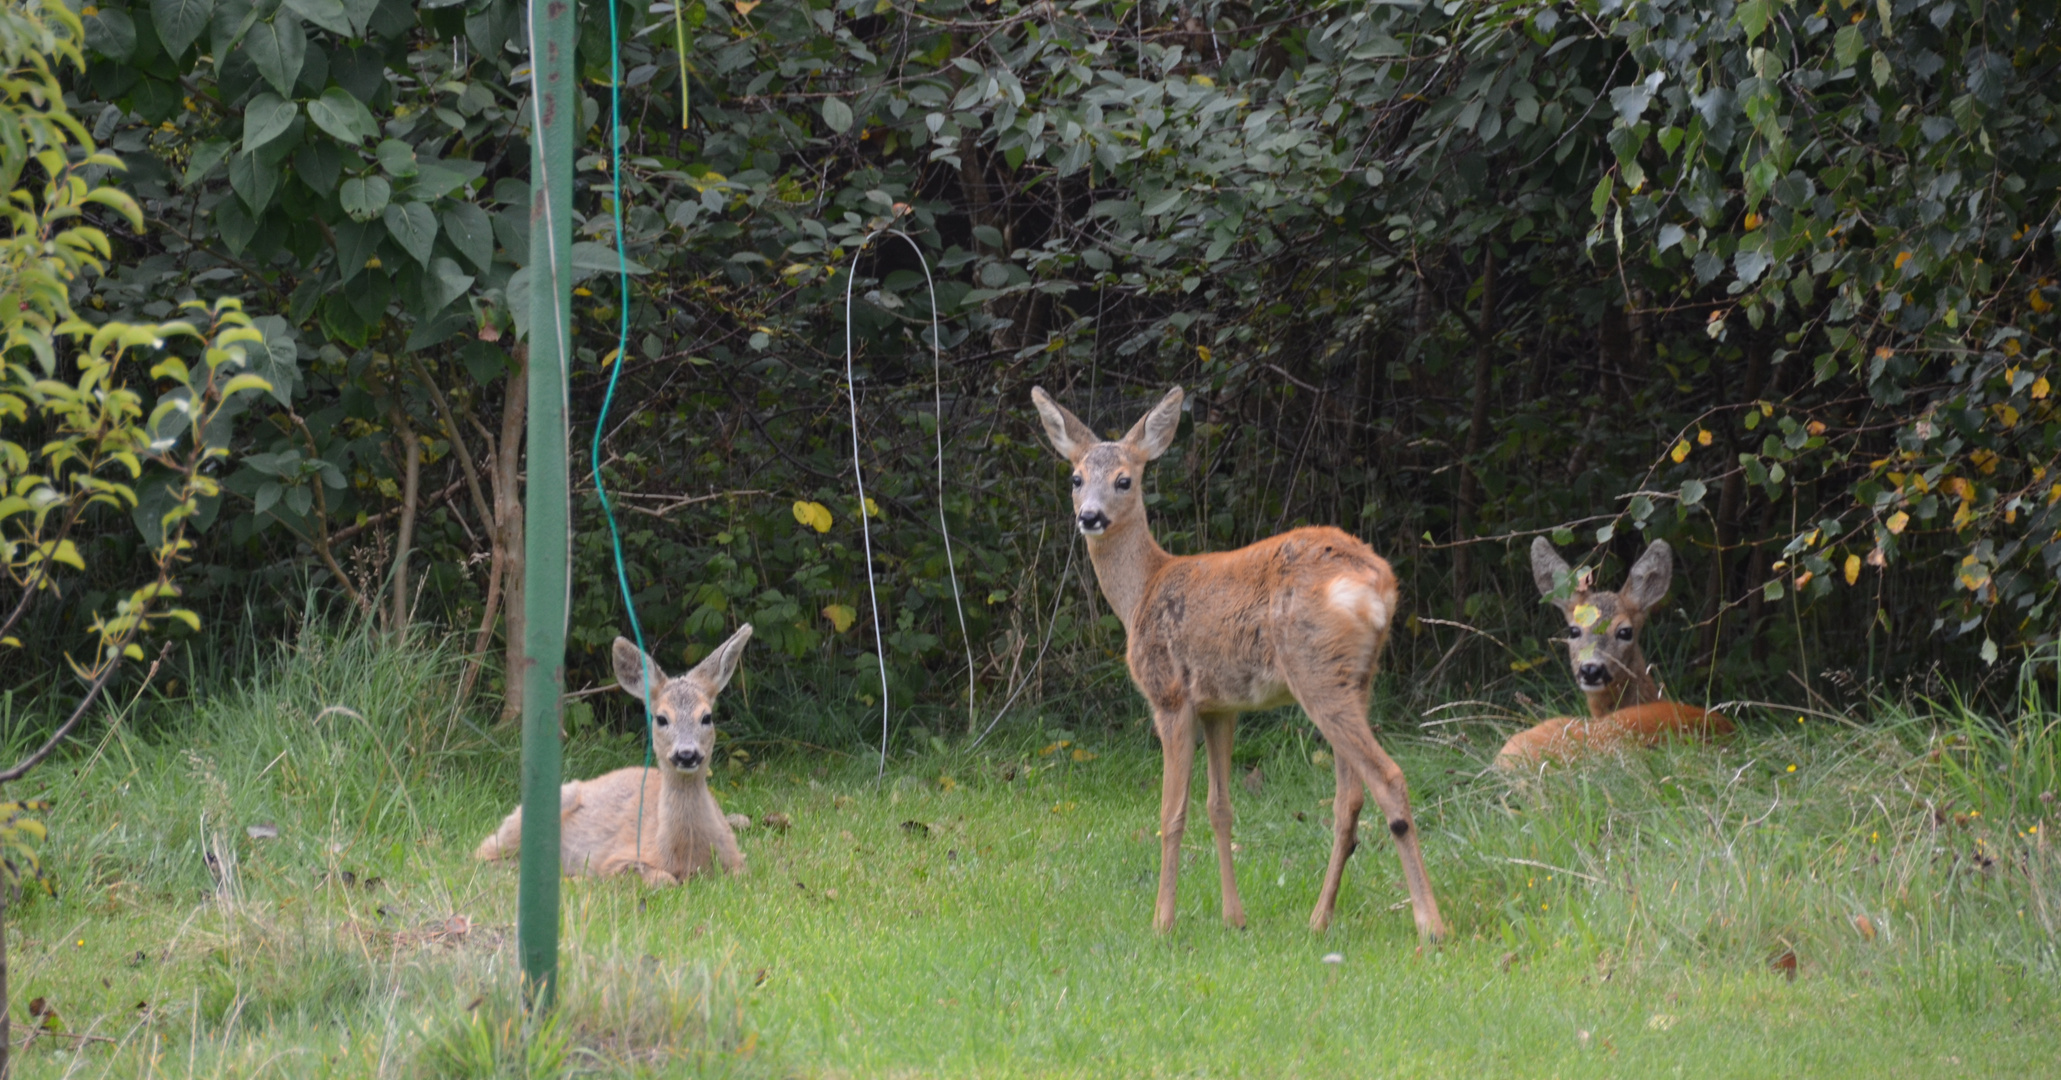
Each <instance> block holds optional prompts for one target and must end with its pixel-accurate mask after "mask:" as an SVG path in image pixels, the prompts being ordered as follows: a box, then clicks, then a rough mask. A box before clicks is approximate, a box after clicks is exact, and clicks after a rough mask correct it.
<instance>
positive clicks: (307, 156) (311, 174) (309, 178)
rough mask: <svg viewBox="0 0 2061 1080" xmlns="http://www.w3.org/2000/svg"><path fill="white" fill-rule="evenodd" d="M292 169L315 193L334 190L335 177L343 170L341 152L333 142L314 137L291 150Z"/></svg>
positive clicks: (324, 193)
mask: <svg viewBox="0 0 2061 1080" xmlns="http://www.w3.org/2000/svg"><path fill="white" fill-rule="evenodd" d="M293 171H294V172H295V173H297V174H299V175H300V178H301V182H302V183H304V184H306V185H308V187H309V189H310V190H312V191H314V192H315V194H317V195H327V194H329V193H330V192H332V191H335V190H336V178H337V176H338V175H339V174H341V173H342V172H343V154H342V152H341V151H339V150H338V149H337V145H336V144H335V143H333V142H327V141H325V140H322V139H316V140H313V141H311V142H305V143H302V144H301V147H300V149H298V150H295V151H294V152H293Z"/></svg>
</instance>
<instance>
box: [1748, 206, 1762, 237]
mask: <svg viewBox="0 0 2061 1080" xmlns="http://www.w3.org/2000/svg"><path fill="white" fill-rule="evenodd" d="M1758 228H1760V215H1759V214H1756V213H1753V212H1752V211H1750V210H1749V211H1747V214H1746V231H1747V232H1752V231H1753V230H1755V229H1758Z"/></svg>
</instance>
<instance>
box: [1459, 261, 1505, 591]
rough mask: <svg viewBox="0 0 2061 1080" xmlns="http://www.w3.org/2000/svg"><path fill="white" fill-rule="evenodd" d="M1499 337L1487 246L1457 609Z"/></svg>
mask: <svg viewBox="0 0 2061 1080" xmlns="http://www.w3.org/2000/svg"><path fill="white" fill-rule="evenodd" d="M1495 339H1496V249H1495V247H1494V246H1493V245H1491V246H1488V247H1485V248H1484V249H1483V250H1482V256H1481V318H1480V322H1479V324H1478V325H1477V326H1476V329H1475V343H1474V344H1475V352H1474V414H1473V416H1472V417H1471V418H1470V419H1469V421H1468V425H1467V449H1466V451H1465V453H1464V454H1463V455H1462V456H1461V458H1460V497H1459V499H1458V500H1457V501H1456V502H1455V504H1454V506H1453V542H1454V543H1457V544H1459V545H1460V546H1459V547H1456V548H1454V549H1453V604H1454V607H1453V610H1454V611H1455V612H1458V611H1460V610H1461V609H1462V608H1463V607H1464V605H1465V604H1466V603H1467V586H1468V581H1467V577H1468V571H1469V570H1470V569H1471V568H1470V567H1469V565H1468V558H1467V553H1468V550H1469V549H1468V547H1467V543H1466V541H1467V540H1468V539H1469V535H1468V534H1469V533H1471V532H1472V531H1473V528H1474V504H1475V503H1476V502H1477V501H1478V500H1479V499H1480V498H1481V478H1480V477H1479V476H1477V475H1476V474H1475V471H1474V459H1475V458H1476V457H1478V456H1480V454H1481V452H1482V451H1483V450H1484V449H1486V448H1487V446H1488V426H1489V388H1490V384H1489V376H1490V374H1491V371H1490V360H1491V359H1492V357H1493V354H1494V346H1495Z"/></svg>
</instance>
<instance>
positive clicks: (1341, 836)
mask: <svg viewBox="0 0 2061 1080" xmlns="http://www.w3.org/2000/svg"><path fill="white" fill-rule="evenodd" d="M1331 757H1332V771H1333V772H1334V773H1335V774H1336V775H1337V778H1338V790H1337V793H1336V794H1334V795H1333V796H1332V797H1331V865H1330V866H1328V867H1326V868H1325V870H1324V887H1323V888H1322V889H1320V890H1318V892H1317V906H1316V909H1315V910H1313V911H1311V912H1310V929H1312V930H1315V931H1317V932H1319V933H1322V932H1323V931H1325V930H1329V929H1330V928H1331V914H1332V911H1333V910H1334V909H1335V908H1336V906H1337V904H1338V887H1339V885H1341V884H1342V883H1343V882H1344V881H1345V861H1346V860H1347V859H1350V858H1352V855H1353V850H1354V849H1355V848H1357V847H1358V846H1359V843H1360V807H1362V806H1364V805H1366V802H1367V792H1366V787H1365V785H1363V784H1362V783H1361V782H1360V773H1359V770H1358V769H1357V768H1356V767H1354V765H1353V764H1352V759H1351V758H1350V757H1348V756H1347V755H1346V754H1342V753H1339V752H1338V751H1336V750H1334V751H1332V755H1331Z"/></svg>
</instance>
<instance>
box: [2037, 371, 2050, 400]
mask: <svg viewBox="0 0 2061 1080" xmlns="http://www.w3.org/2000/svg"><path fill="white" fill-rule="evenodd" d="M2052 392H2053V387H2051V386H2049V385H2048V384H2047V377H2046V376H2045V375H2042V376H2040V377H2039V378H2037V379H2034V380H2033V381H2032V397H2033V400H2034V401H2039V400H2041V399H2043V398H2045V397H2046V396H2047V395H2048V394H2049V393H2052Z"/></svg>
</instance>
